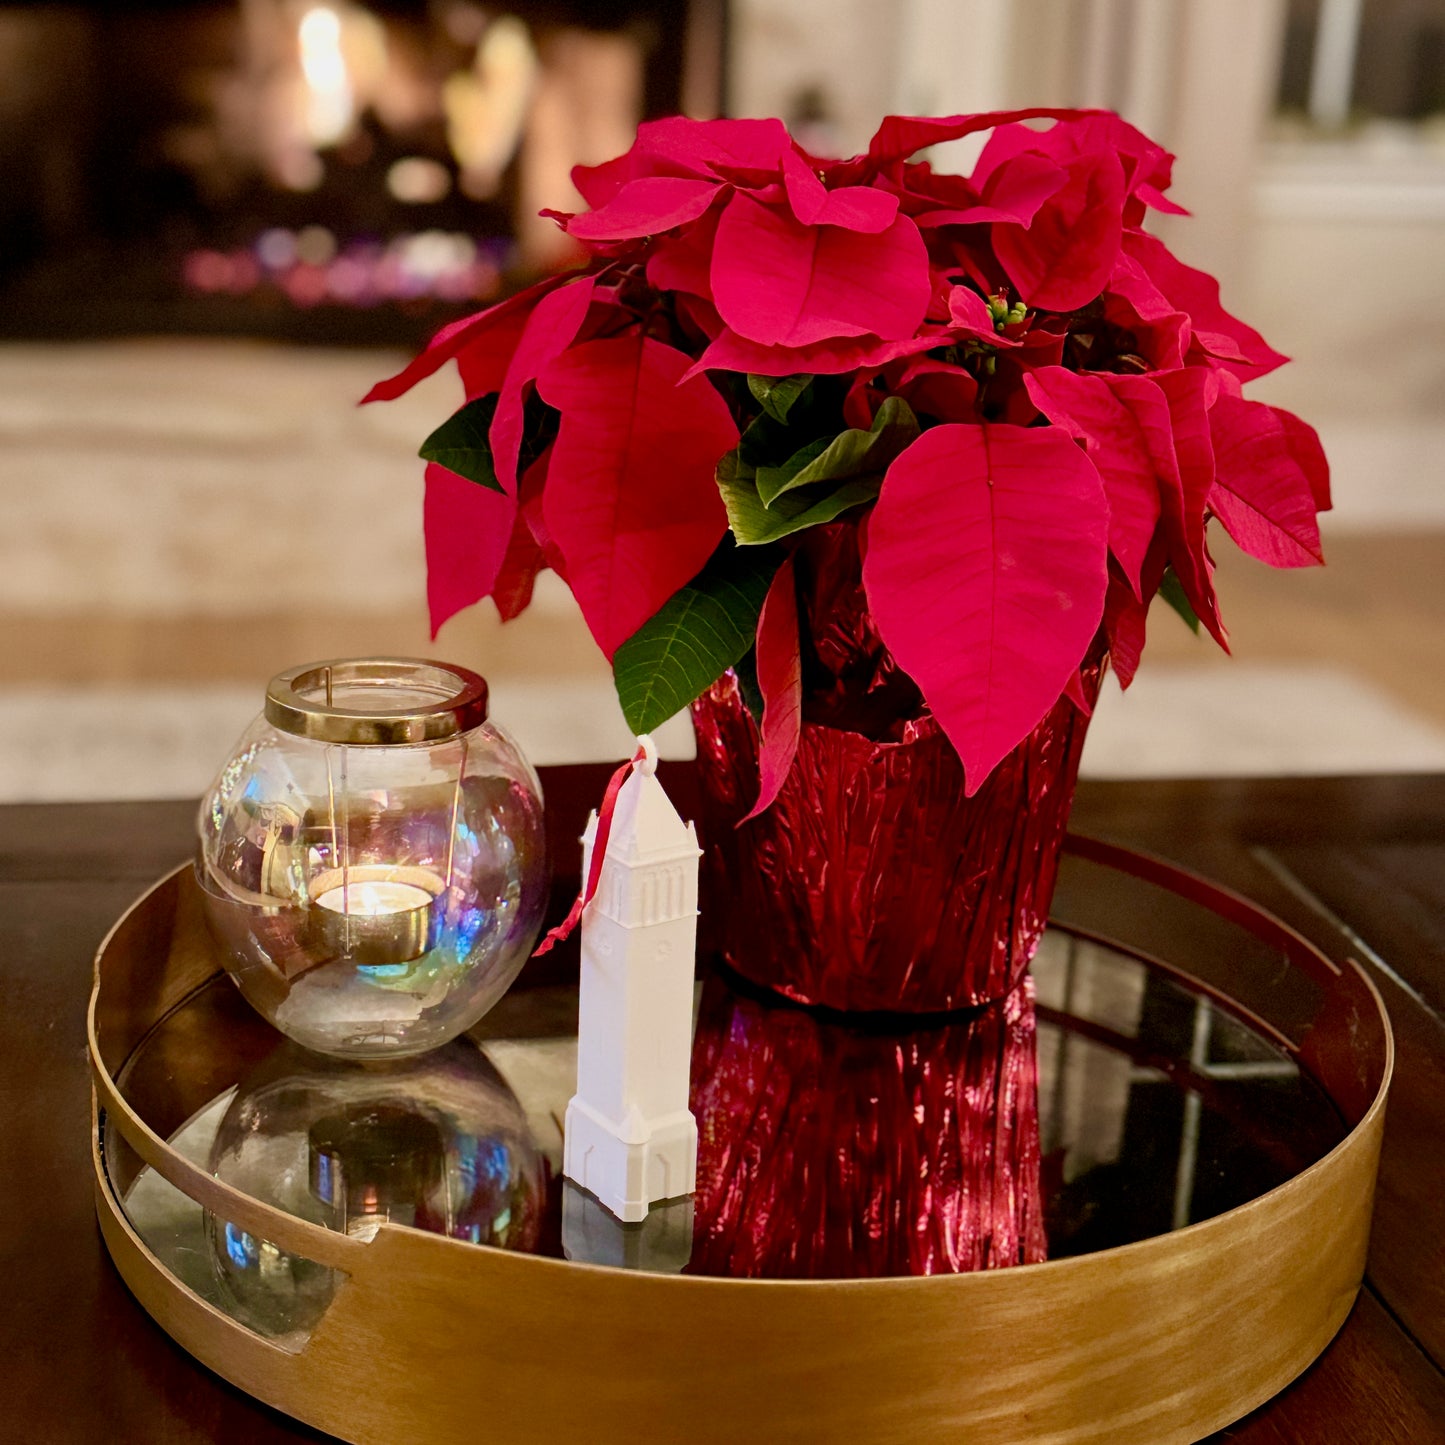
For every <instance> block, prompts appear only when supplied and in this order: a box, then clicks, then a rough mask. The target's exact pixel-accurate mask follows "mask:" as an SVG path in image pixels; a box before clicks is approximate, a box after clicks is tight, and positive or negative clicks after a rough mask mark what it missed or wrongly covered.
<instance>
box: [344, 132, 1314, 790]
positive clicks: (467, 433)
mask: <svg viewBox="0 0 1445 1445" xmlns="http://www.w3.org/2000/svg"><path fill="white" fill-rule="evenodd" d="M982 131H989V132H991V134H990V136H989V138H988V140H987V143H986V144H985V146H984V148H983V150H982V152H981V154H980V157H979V160H978V163H977V165H976V166H975V168H974V170H973V173H972V174H971V175H969V176H967V177H964V176H956V175H945V174H939V173H936V172H935V171H934V170H933V169H932V167H931V166H930V165H929V164H928V162H927V161H926V160H920V159H918V158H917V154H918V152H919V151H921V150H923V149H924V148H926V147H928V146H930V145H933V144H935V143H937V142H941V141H947V140H953V139H957V138H959V137H961V136H964V135H969V134H973V133H976V132H982ZM1172 159H1173V158H1172V157H1171V156H1170V155H1169V154H1168V153H1167V152H1166V151H1164V150H1163V149H1162V148H1161V147H1159V146H1157V145H1155V144H1154V143H1153V142H1152V141H1150V140H1149V139H1148V137H1146V136H1144V135H1142V134H1141V133H1140V132H1139V131H1138V130H1136V129H1134V128H1133V127H1132V126H1129V125H1128V124H1126V123H1125V122H1124V121H1122V120H1121V119H1120V118H1119V117H1118V116H1115V115H1112V114H1109V113H1107V112H1101V111H1066V110H1042V109H1041V110H1030V111H1011V112H996V113H990V114H985V115H962V116H950V117H942V118H928V117H900V116H890V117H889V118H888V119H886V120H885V121H884V122H883V124H882V126H881V127H880V128H879V131H878V133H877V135H876V136H875V137H874V139H873V141H872V143H871V144H870V146H869V148H868V150H867V151H866V152H865V153H864V154H862V155H859V156H854V157H852V158H850V159H847V160H838V161H830V160H819V159H817V158H815V157H813V156H810V155H808V154H807V153H806V152H805V151H803V150H802V148H801V147H799V146H798V145H797V144H796V142H794V141H793V140H792V138H791V137H790V136H789V135H788V133H787V131H786V129H785V128H784V127H783V126H782V124H781V123H780V122H778V121H772V120H769V121H727V120H722V121H702V122H699V121H689V120H684V119H680V118H679V119H670V120H663V121H655V122H649V123H647V124H644V125H642V126H640V127H639V129H638V134H637V139H636V142H635V143H634V144H633V146H632V148H631V149H630V150H629V151H628V152H627V153H626V154H625V155H623V156H619V157H617V158H616V159H615V160H612V161H609V162H607V163H606V164H604V165H601V166H593V167H585V168H579V169H578V171H577V172H576V173H575V175H574V179H575V181H576V184H577V188H578V190H579V191H580V193H581V194H582V196H583V197H584V199H585V200H586V202H587V203H588V205H589V206H590V208H591V209H589V210H587V211H583V212H580V213H578V214H567V213H557V212H553V213H549V214H552V215H553V216H554V217H555V219H556V220H557V222H558V224H559V225H561V226H562V227H563V229H565V230H566V231H567V232H568V233H569V234H570V235H571V236H572V237H573V238H574V239H575V240H576V241H577V242H578V243H579V244H580V245H581V246H582V247H583V248H585V249H586V250H587V251H588V252H590V253H591V256H592V259H591V261H590V263H589V264H588V265H587V266H586V267H585V268H584V269H583V270H582V271H581V272H577V273H573V274H571V275H566V276H558V277H552V278H549V279H547V280H545V281H542V282H540V283H538V284H537V285H535V286H533V287H531V288H530V289H529V290H527V291H524V292H521V293H519V294H518V295H517V296H514V297H512V298H511V299H509V300H507V301H505V302H502V303H501V304H500V305H497V306H494V307H492V308H490V309H489V310H487V311H484V312H481V313H479V314H478V315H476V316H473V317H469V318H466V319H465V320H463V321H460V322H457V323H454V324H453V325H451V326H449V327H446V328H445V329H444V330H443V331H441V332H440V333H439V334H438V335H437V336H436V337H435V338H434V340H433V341H432V343H431V345H430V346H429V347H428V348H427V349H426V351H424V352H423V353H422V355H421V356H419V357H418V358H417V359H416V360H415V361H413V362H412V363H411V364H410V365H409V366H407V367H406V368H405V369H404V370H403V371H402V372H400V373H399V374H398V375H397V376H396V377H393V378H391V379H389V380H387V381H383V382H381V383H379V384H378V385H377V386H376V387H375V388H373V390H372V392H371V394H370V396H369V397H368V398H367V400H381V399H389V398H391V397H394V396H397V395H399V394H400V393H401V392H402V391H404V390H406V388H407V387H409V386H410V385H412V384H413V383H414V382H416V381H417V380H419V379H420V378H422V377H423V376H426V375H429V374H430V373H431V372H434V371H435V370H437V369H438V368H439V367H441V366H443V365H445V364H446V363H447V362H450V361H455V362H456V363H457V367H458V370H459V372H460V375H461V377H462V380H463V383H464V385H465V389H466V395H467V399H468V404H467V407H466V408H464V410H463V412H461V413H459V414H458V416H457V417H456V418H453V420H452V422H451V423H448V424H447V426H445V427H443V428H441V429H439V431H438V432H437V433H435V434H434V436H433V437H432V438H431V439H429V441H428V445H427V446H426V447H424V448H423V454H424V455H426V456H427V457H429V458H430V459H431V461H430V465H429V466H428V468H427V474H426V508H425V521H426V536H427V561H428V569H429V583H428V592H429V600H430V603H431V612H432V621H433V626H434V627H438V626H440V625H441V623H443V622H444V621H445V620H446V619H447V618H448V617H449V616H451V615H452V614H453V613H454V612H456V611H457V610H459V609H461V608H463V607H466V606H469V605H471V604H472V603H473V602H475V601H477V600H478V599H479V598H480V597H483V596H488V595H490V596H492V597H494V598H495V600H496V602H497V605H498V607H499V609H500V610H501V611H502V614H503V616H504V617H510V616H515V615H516V613H517V612H519V611H520V610H521V609H522V608H523V607H525V606H526V604H527V601H528V600H529V599H530V596H531V589H532V583H533V579H534V578H535V576H536V574H537V572H538V570H539V569H540V568H542V567H543V566H551V567H553V568H554V569H556V570H557V571H558V572H559V573H561V575H562V576H563V577H564V578H565V579H566V581H567V582H568V584H569V585H570V587H571V588H572V591H573V592H574V594H575V595H576V597H577V600H578V602H579V604H580V606H581V609H582V612H583V615H584V617H585V618H586V621H587V624H588V626H589V627H590V628H591V630H592V633H593V635H594V637H595V638H596V639H597V642H598V644H599V646H600V647H601V648H602V649H603V651H604V652H606V653H607V655H608V656H609V658H612V659H613V661H614V671H615V673H616V676H617V680H618V688H619V693H620V695H621V697H622V702H623V706H624V710H625V711H626V712H627V715H628V717H629V720H630V721H631V722H632V723H633V725H634V726H635V727H638V728H639V729H640V728H641V727H645V726H652V725H654V724H655V723H656V722H657V721H659V720H660V715H659V709H668V710H671V709H674V708H676V707H677V706H679V705H681V704H683V703H685V702H686V701H687V700H688V699H689V698H690V697H696V696H697V695H698V694H699V693H700V692H701V691H702V690H703V689H704V688H705V687H706V686H707V685H708V684H709V683H711V682H712V681H713V680H714V679H715V678H716V677H717V676H718V675H720V674H721V673H722V672H723V671H724V670H726V669H727V668H728V667H731V666H738V667H740V668H741V669H742V670H743V672H744V673H745V674H746V675H747V676H749V677H755V678H756V680H757V683H758V687H759V690H760V693H761V697H762V704H761V734H762V739H763V748H762V768H763V778H762V780H761V788H760V794H759V798H758V802H757V807H758V808H762V807H765V806H767V805H768V803H769V802H770V801H771V800H772V798H773V797H775V796H776V794H777V791H778V789H779V788H780V787H781V786H782V782H783V779H784V778H785V777H786V775H787V772H788V769H789V767H790V766H791V763H792V759H793V755H794V752H795V749H796V742H797V737H798V731H799V728H800V726H801V722H802V720H803V719H804V718H806V717H807V716H808V715H809V707H810V695H811V694H810V688H814V689H821V688H822V687H823V685H824V684H826V685H827V687H829V688H830V689H831V690H832V691H831V695H832V698H833V701H832V703H830V706H833V705H835V704H836V694H837V686H838V679H837V678H826V679H821V680H820V679H819V678H818V677H817V676H814V675H811V674H810V671H809V669H810V667H812V668H815V667H816V663H817V658H816V655H815V649H811V648H809V647H808V646H806V645H804V643H805V639H803V638H801V637H800V631H799V629H800V618H801V619H803V624H802V625H803V626H805V627H806V626H812V627H814V628H817V627H818V626H819V625H820V613H819V608H820V607H822V606H825V605H826V599H823V598H820V597H818V596H809V595H807V587H808V585H809V583H808V578H809V576H810V575H811V574H810V572H809V569H808V568H807V567H806V566H801V565H799V566H795V559H796V557H797V553H798V549H799V548H800V547H802V546H804V545H805V544H806V538H807V535H808V533H809V531H810V530H811V529H814V528H820V527H821V528H839V527H855V528H857V529H858V545H857V546H856V547H855V548H854V549H853V550H854V551H855V552H856V553H857V555H859V556H861V557H862V559H863V562H862V572H861V585H862V587H863V589H864V592H865V594H866V600H867V607H868V611H869V613H870V614H871V616H872V619H873V623H874V625H875V626H876V628H877V632H878V634H879V636H880V637H881V638H882V641H883V644H884V645H885V646H886V648H887V650H888V652H889V653H890V654H891V656H892V660H893V664H896V667H897V668H899V669H901V670H902V672H903V673H904V674H906V676H907V677H908V678H911V680H912V682H913V683H914V684H916V689H917V692H918V693H919V694H921V697H922V699H923V706H925V707H926V708H928V709H930V710H931V711H932V712H933V714H934V715H935V717H936V718H937V720H938V722H939V724H940V725H941V726H942V727H943V729H944V730H945V731H946V733H947V734H948V736H949V738H950V739H951V740H952V741H953V743H954V745H955V746H956V747H957V749H958V752H959V754H960V756H961V758H962V760H963V763H964V768H965V771H966V774H967V777H968V784H969V788H970V790H974V789H977V788H978V787H979V786H980V785H981V783H982V782H983V780H984V779H985V778H986V777H987V776H988V774H989V772H990V771H991V769H992V768H993V767H994V766H995V765H996V764H997V763H998V762H999V760H1000V759H1001V758H1003V757H1004V756H1005V755H1007V754H1008V753H1009V751H1010V750H1011V749H1013V748H1014V747H1015V746H1017V744H1018V743H1019V742H1020V741H1022V739H1024V738H1025V737H1026V736H1027V735H1028V734H1029V732H1030V731H1031V730H1032V729H1033V728H1034V727H1035V726H1036V725H1037V723H1038V722H1039V720H1040V719H1041V718H1042V717H1043V716H1044V714H1045V713H1046V712H1048V710H1049V709H1050V708H1051V707H1053V706H1054V704H1055V703H1056V702H1057V701H1058V699H1059V698H1060V697H1061V696H1069V697H1072V698H1076V699H1078V700H1079V705H1080V706H1083V705H1084V702H1083V697H1084V694H1083V692H1082V690H1081V689H1080V687H1079V683H1078V679H1079V670H1080V667H1081V665H1083V664H1084V662H1085V660H1086V658H1088V657H1090V655H1091V654H1093V655H1095V656H1096V655H1097V653H1098V651H1099V650H1100V649H1102V648H1107V650H1108V652H1109V655H1110V657H1111V660H1112V663H1113V667H1114V670H1115V671H1116V673H1117V674H1118V675H1119V677H1120V680H1121V682H1122V683H1124V684H1125V685H1126V686H1127V684H1128V682H1129V681H1130V680H1131V679H1132V677H1133V674H1134V670H1135V668H1136V667H1137V665H1138V660H1139V653H1140V650H1141V648H1142V645H1143V641H1144V618H1145V615H1146V612H1147V610H1148V607H1149V604H1150V603H1151V601H1152V600H1153V599H1154V597H1155V595H1156V594H1158V593H1160V592H1161V591H1162V592H1164V593H1165V594H1166V596H1167V597H1168V598H1169V600H1170V602H1171V603H1172V604H1173V605H1174V606H1175V607H1176V608H1178V609H1179V610H1180V611H1181V612H1183V613H1184V614H1185V616H1186V619H1187V620H1189V621H1191V622H1193V623H1196V625H1200V626H1202V627H1203V628H1204V629H1205V630H1207V631H1208V632H1209V633H1210V634H1211V635H1213V636H1214V637H1215V638H1216V640H1218V641H1219V643H1220V644H1221V645H1226V642H1227V638H1226V633H1225V631H1224V626H1223V623H1222V621H1221V619H1220V614H1219V607H1218V601H1217V598H1216V597H1215V593H1214V583H1213V574H1214V566H1213V561H1212V559H1211V557H1210V554H1209V549H1208V528H1209V523H1210V521H1211V519H1215V518H1217V519H1218V521H1219V522H1220V524H1221V525H1222V526H1223V527H1224V529H1225V530H1226V531H1227V532H1228V533H1229V535H1230V536H1231V537H1232V538H1233V540H1234V541H1235V542H1236V543H1237V544H1238V545H1239V546H1240V547H1241V548H1242V549H1243V550H1244V551H1246V552H1248V553H1250V554H1251V555H1253V556H1255V557H1257V558H1259V559H1260V560H1262V561H1264V562H1268V563H1270V564H1271V565H1273V566H1279V567H1296V566H1306V565H1311V564H1315V563H1318V562H1319V561H1320V560H1321V553H1320V538H1319V528H1318V523H1317V514H1318V513H1319V512H1320V511H1322V510H1324V509H1325V508H1327V507H1328V506H1329V471H1328V466H1327V464H1326V462H1325V458H1324V454H1323V452H1322V451H1321V449H1320V445H1319V440H1318V438H1317V437H1316V435H1315V433H1314V431H1313V430H1312V429H1311V428H1310V427H1309V426H1308V425H1307V424H1306V423H1305V422H1303V421H1301V420H1300V419H1299V418H1298V417H1295V416H1292V415H1291V414H1290V413H1288V412H1285V411H1282V410H1280V409H1278V408H1275V407H1270V406H1266V405H1264V404H1263V403H1260V402H1255V401H1250V400H1247V399H1246V398H1245V397H1244V395H1243V391H1242V387H1243V385H1244V384H1245V383H1247V382H1248V381H1250V380H1251V379H1253V378H1254V377H1257V376H1261V375H1263V374H1264V373H1265V372H1267V371H1270V370H1272V369H1273V368H1275V367H1277V366H1278V365H1280V364H1281V363H1282V362H1283V361H1284V360H1285V358H1284V357H1282V356H1280V355H1279V353H1278V352H1276V351H1274V350H1272V349H1271V348H1270V347H1269V346H1268V345H1267V344H1266V342H1265V341H1264V340H1263V338H1262V337H1261V336H1260V335H1259V334H1258V333H1257V332H1256V331H1254V330H1253V329H1252V328H1251V327H1249V326H1247V325H1246V324H1245V323H1244V322H1242V321H1240V320H1238V319H1237V318H1236V317H1234V316H1232V315H1231V314H1230V313H1229V312H1228V311H1226V310H1225V309H1224V307H1223V306H1222V305H1221V303H1220V299H1219V288H1218V285H1217V284H1216V283H1215V281H1214V280H1213V279H1212V278H1211V277H1209V276H1208V275H1206V274H1205V273H1203V272H1201V271H1197V270H1194V269H1192V268H1191V267H1189V266H1186V265H1184V264H1183V263H1182V262H1180V261H1179V260H1178V259H1177V258H1175V257H1174V256H1173V255H1172V254H1171V253H1170V252H1169V250H1168V249H1167V248H1166V247H1165V246H1164V245H1163V243H1162V242H1161V241H1160V240H1159V239H1158V238H1157V237H1155V236H1153V235H1151V234H1150V233H1149V232H1148V230H1147V229H1146V221H1147V216H1148V213H1149V211H1151V210H1156V211H1172V212H1176V213H1179V212H1181V211H1182V208H1181V207H1179V206H1178V205H1176V204H1175V203H1174V202H1173V201H1171V200H1170V199H1169V198H1168V197H1167V195H1166V192H1167V190H1168V187H1169V181H1170V168H1171V165H1172ZM451 468H455V470H452V469H451ZM754 638H755V642H753V641H752V639H754ZM809 659H812V661H810V660H809ZM885 671H886V669H885ZM819 695H820V696H821V691H820V692H819ZM661 715H665V713H662V714H661Z"/></svg>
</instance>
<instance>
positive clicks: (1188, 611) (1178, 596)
mask: <svg viewBox="0 0 1445 1445" xmlns="http://www.w3.org/2000/svg"><path fill="white" fill-rule="evenodd" d="M1159 595H1160V596H1161V597H1162V598H1163V599H1164V600H1165V601H1166V602H1167V603H1168V604H1169V605H1170V606H1171V607H1172V608H1173V609H1174V610H1175V611H1176V612H1177V613H1178V614H1179V615H1180V616H1181V617H1182V618H1183V619H1184V621H1185V623H1186V624H1187V625H1188V627H1189V630H1190V631H1191V632H1192V633H1194V635H1195V636H1196V637H1197V636H1198V635H1199V618H1198V616H1196V614H1195V611H1194V608H1193V607H1192V606H1191V605H1190V602H1189V599H1188V598H1187V597H1186V596H1185V595H1184V587H1183V585H1182V584H1181V583H1180V581H1179V579H1178V578H1177V577H1176V576H1175V575H1174V569H1173V568H1172V567H1166V568H1165V569H1164V577H1163V580H1162V581H1161V582H1160V583H1159Z"/></svg>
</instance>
